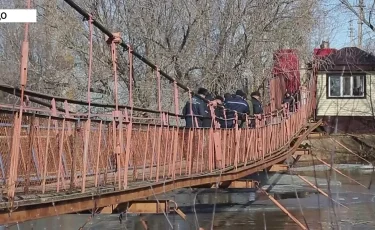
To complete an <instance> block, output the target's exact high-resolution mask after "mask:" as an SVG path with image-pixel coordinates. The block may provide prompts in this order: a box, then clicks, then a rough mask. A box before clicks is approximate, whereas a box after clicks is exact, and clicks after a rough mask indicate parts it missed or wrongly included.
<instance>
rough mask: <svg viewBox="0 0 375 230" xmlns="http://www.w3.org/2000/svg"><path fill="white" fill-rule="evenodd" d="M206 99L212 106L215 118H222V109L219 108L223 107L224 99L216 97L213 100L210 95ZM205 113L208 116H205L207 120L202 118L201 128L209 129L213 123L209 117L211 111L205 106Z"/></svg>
mask: <svg viewBox="0 0 375 230" xmlns="http://www.w3.org/2000/svg"><path fill="white" fill-rule="evenodd" d="M206 99H207V100H209V101H210V104H211V105H212V106H213V108H214V112H215V117H222V113H221V111H222V110H223V109H222V108H220V107H219V106H220V105H223V103H224V98H223V97H222V96H216V97H215V98H213V97H212V96H211V95H210V96H208V97H206ZM206 113H207V114H208V115H207V118H204V120H203V127H204V128H211V127H212V125H213V122H212V117H211V111H210V108H209V106H208V105H207V111H206Z"/></svg>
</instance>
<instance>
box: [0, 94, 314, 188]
mask: <svg viewBox="0 0 375 230" xmlns="http://www.w3.org/2000/svg"><path fill="white" fill-rule="evenodd" d="M304 95H306V97H305V98H303V99H302V100H301V101H300V102H298V103H300V105H299V106H297V108H299V109H298V110H297V111H295V112H293V113H289V112H287V110H284V111H279V112H276V113H270V114H266V115H264V116H263V117H262V118H260V119H257V120H256V128H253V129H251V128H245V129H240V128H238V125H237V126H236V128H234V129H219V128H209V129H186V128H184V127H176V126H172V125H169V124H168V123H167V124H165V125H161V124H160V122H156V121H154V122H151V121H150V122H149V123H143V124H140V123H132V122H129V121H126V120H124V121H123V122H119V121H116V120H95V119H90V120H89V119H81V120H79V119H76V118H66V117H55V116H45V115H38V114H32V113H27V112H26V113H24V115H23V118H22V123H21V132H20V133H21V135H20V144H19V150H20V159H19V162H18V164H17V166H16V169H13V170H16V173H17V180H16V181H15V182H14V185H15V193H16V194H23V193H49V192H60V191H65V190H75V191H77V190H78V191H81V192H85V191H87V189H89V188H97V187H103V186H106V187H110V186H114V187H115V189H125V188H128V187H129V186H134V185H133V184H134V183H141V182H143V183H153V182H158V181H164V180H170V179H176V178H180V177H190V176H193V175H200V174H207V173H213V172H215V171H216V172H219V171H220V170H229V169H238V168H240V167H242V166H246V165H249V164H252V163H254V162H257V161H259V160H262V159H264V158H267V157H272V156H273V155H272V154H277V153H278V152H280V151H281V150H282V149H285V148H288V146H289V144H290V141H291V140H292V139H293V137H294V136H295V135H297V134H298V133H299V131H300V130H301V129H302V128H303V127H304V126H305V125H306V122H307V120H308V118H309V117H310V115H311V114H312V112H313V109H314V108H313V106H312V105H313V101H314V100H315V98H314V95H313V94H312V93H311V90H310V89H306V90H305V91H304ZM14 116H15V114H13V113H9V112H5V110H4V111H3V112H2V113H1V116H0V124H1V126H0V167H1V170H0V184H1V186H3V187H6V188H8V187H7V186H9V185H11V184H9V173H10V171H12V169H11V168H10V165H11V164H10V162H11V158H10V156H11V155H10V151H11V142H12V138H13V136H12V134H13V132H14V130H13V129H14V126H13V125H12V123H13V122H14ZM251 119H253V118H251ZM115 140H119V142H116V141H115Z"/></svg>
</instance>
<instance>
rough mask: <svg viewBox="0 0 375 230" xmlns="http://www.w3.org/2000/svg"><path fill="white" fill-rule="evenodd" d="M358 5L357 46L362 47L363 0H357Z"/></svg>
mask: <svg viewBox="0 0 375 230" xmlns="http://www.w3.org/2000/svg"><path fill="white" fill-rule="evenodd" d="M358 7H359V19H358V48H362V35H363V33H362V25H363V19H364V7H365V4H364V2H363V0H359V2H358Z"/></svg>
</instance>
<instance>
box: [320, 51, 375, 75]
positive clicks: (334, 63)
mask: <svg viewBox="0 0 375 230" xmlns="http://www.w3.org/2000/svg"><path fill="white" fill-rule="evenodd" d="M322 60H323V63H322V64H323V65H322V66H321V68H320V70H338V69H342V67H343V66H348V67H350V69H351V70H353V69H358V70H361V69H363V70H364V69H366V70H375V56H374V55H373V54H371V53H368V52H366V51H364V50H361V49H359V48H357V47H344V48H342V49H340V50H337V51H334V52H332V53H331V54H329V55H327V56H326V57H324V58H322Z"/></svg>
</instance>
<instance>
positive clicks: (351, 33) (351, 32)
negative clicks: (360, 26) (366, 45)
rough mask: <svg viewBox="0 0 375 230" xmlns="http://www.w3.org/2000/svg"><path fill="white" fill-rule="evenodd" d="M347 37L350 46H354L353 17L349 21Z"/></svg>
mask: <svg viewBox="0 0 375 230" xmlns="http://www.w3.org/2000/svg"><path fill="white" fill-rule="evenodd" d="M349 38H350V46H351V47H354V46H355V44H354V28H353V19H351V20H350V21H349Z"/></svg>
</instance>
